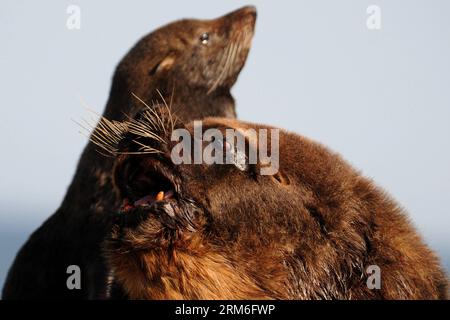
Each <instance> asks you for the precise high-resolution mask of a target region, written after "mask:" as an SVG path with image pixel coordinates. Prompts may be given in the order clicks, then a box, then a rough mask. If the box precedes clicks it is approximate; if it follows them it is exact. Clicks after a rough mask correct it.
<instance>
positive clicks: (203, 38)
mask: <svg viewBox="0 0 450 320" xmlns="http://www.w3.org/2000/svg"><path fill="white" fill-rule="evenodd" d="M208 41H209V33H207V32H205V33H203V34H202V35H201V36H200V42H201V43H202V44H208Z"/></svg>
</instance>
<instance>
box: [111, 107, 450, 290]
mask: <svg viewBox="0 0 450 320" xmlns="http://www.w3.org/2000/svg"><path fill="white" fill-rule="evenodd" d="M144 113H145V116H144V117H139V118H138V119H137V120H135V122H136V123H137V125H136V123H134V124H132V125H131V126H129V125H127V124H123V123H122V125H123V126H121V127H120V128H119V129H118V130H116V134H117V131H120V130H122V132H121V133H120V134H119V136H120V137H121V138H120V139H119V141H120V142H119V145H118V152H117V153H116V161H115V166H114V181H115V190H116V192H117V193H118V194H119V198H121V199H122V200H123V205H122V207H121V208H120V209H119V207H117V208H116V211H117V212H118V214H117V216H116V221H115V226H114V228H113V232H112V235H111V237H110V239H109V240H108V241H107V242H106V245H105V253H106V256H107V257H108V262H109V264H110V266H111V270H113V271H114V279H115V282H117V283H118V284H119V285H120V286H121V287H122V288H123V290H124V291H125V293H126V297H128V298H131V299H445V298H446V297H447V279H446V276H445V274H444V271H443V269H442V268H441V266H440V264H439V261H438V258H437V257H436V255H435V254H434V253H433V252H432V251H431V250H430V249H429V248H428V247H427V245H426V244H424V242H423V241H422V240H421V238H420V236H419V234H418V233H417V232H416V230H415V229H414V228H413V227H412V225H411V224H410V222H409V221H408V218H407V216H406V213H405V212H404V211H403V210H402V209H401V208H400V207H399V205H398V204H397V203H396V202H395V201H394V200H393V199H392V198H391V197H390V196H388V195H387V194H386V193H385V192H384V191H383V190H381V189H380V188H379V187H377V186H376V185H375V184H374V183H373V182H372V181H370V180H369V179H367V178H365V177H363V176H361V174H360V173H359V172H358V171H356V170H355V169H353V168H352V167H351V166H350V165H349V164H348V163H347V162H346V161H344V160H343V159H342V158H341V156H339V155H338V154H336V153H334V152H331V151H330V150H328V149H327V148H326V147H324V146H322V145H321V144H319V143H316V142H313V141H311V140H309V139H307V138H304V137H302V136H299V135H297V134H294V133H289V132H286V131H282V130H281V131H280V132H279V137H278V139H277V140H276V141H277V143H278V146H279V168H278V171H277V173H275V174H274V175H261V174H260V170H259V169H260V166H261V165H262V164H261V163H260V161H259V160H258V162H256V163H254V164H253V165H250V164H249V165H247V166H245V167H244V168H243V167H239V166H236V165H235V164H233V163H231V164H225V165H219V164H205V163H201V164H184V163H181V164H177V165H176V164H174V162H173V158H172V151H171V150H173V148H174V142H173V138H172V137H173V136H172V132H173V130H174V129H185V130H187V131H188V132H190V133H191V137H192V136H195V134H194V133H193V131H194V130H193V127H194V125H193V123H192V122H190V123H183V122H182V121H178V122H175V123H174V121H173V119H171V117H170V114H169V113H168V112H166V111H164V109H160V112H159V113H158V114H152V113H151V112H149V111H144ZM137 127H139V128H140V130H136V128H137ZM127 128H128V129H127ZM133 128H134V129H133ZM230 128H231V129H234V130H237V131H239V132H245V131H246V130H248V129H254V130H256V131H259V130H261V129H269V128H271V127H268V126H264V125H257V124H252V123H246V122H240V121H238V120H235V119H225V118H208V119H205V120H204V121H203V130H204V131H206V130H208V129H216V130H219V131H220V132H224V131H225V130H227V129H230ZM144 132H146V133H144ZM271 135H272V134H271ZM116 137H117V136H116ZM149 137H151V138H149ZM246 139H247V137H246ZM103 141H104V142H105V141H106V142H107V141H108V138H107V139H104V140H103ZM273 141H275V140H272V139H266V140H264V139H261V138H258V141H257V143H251V139H250V138H248V140H247V142H246V147H245V149H246V151H245V152H247V153H249V152H250V151H249V150H251V148H258V149H259V148H262V147H263V148H265V149H266V150H267V149H270V148H271V146H270V145H271V144H273ZM192 143H194V142H192ZM222 144H223V145H225V143H224V142H222ZM143 146H146V148H148V150H153V151H154V152H148V153H146V152H141V151H142V150H143V149H142V147H143ZM146 150H147V149H146ZM247 159H248V157H247ZM369 266H377V267H378V268H379V270H380V271H381V274H380V275H381V288H379V289H373V288H370V287H369V286H368V284H367V279H368V277H369V274H368V271H367V270H368V269H367V268H368V267H369Z"/></svg>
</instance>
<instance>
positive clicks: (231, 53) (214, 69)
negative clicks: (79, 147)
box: [106, 6, 256, 120]
mask: <svg viewBox="0 0 450 320" xmlns="http://www.w3.org/2000/svg"><path fill="white" fill-rule="evenodd" d="M255 21H256V9H255V8H254V7H250V6H249V7H244V8H241V9H239V10H236V11H234V12H231V13H229V14H227V15H225V16H222V17H220V18H217V19H212V20H198V19H183V20H179V21H176V22H173V23H170V24H168V25H166V26H163V27H161V28H159V29H157V30H155V31H153V32H152V33H150V34H149V35H147V36H145V37H144V38H142V39H141V40H140V41H139V42H138V43H137V44H136V45H135V46H134V47H133V48H132V49H131V50H130V51H129V53H128V54H127V55H126V56H125V57H124V58H123V60H122V61H121V62H120V64H119V65H118V67H117V69H116V72H115V75H114V79H113V86H112V90H111V95H112V96H113V97H112V99H113V101H115V102H117V101H116V100H117V99H115V98H117V97H123V96H126V97H127V98H128V97H129V96H130V94H131V92H133V93H135V94H136V95H137V96H139V97H141V98H142V99H144V100H145V101H153V100H156V99H157V98H159V94H158V93H157V92H156V90H159V91H160V92H161V93H162V95H163V96H164V97H166V98H170V99H171V98H172V95H173V97H174V99H175V101H174V102H175V105H176V104H177V103H176V102H177V101H176V99H177V98H178V97H180V99H182V101H180V102H181V104H182V105H181V106H179V109H180V110H177V113H178V116H179V117H181V118H183V119H187V120H188V119H191V118H196V119H199V118H203V117H206V116H227V117H228V116H233V117H234V116H235V113H234V105H230V106H228V105H227V106H225V108H224V107H223V106H222V105H221V104H223V101H222V100H219V99H220V98H222V99H224V98H231V95H230V93H229V90H230V88H231V87H232V86H233V84H234V83H235V82H236V79H237V77H238V75H239V73H240V71H241V69H242V68H243V66H244V64H245V61H246V59H247V55H248V52H249V50H250V46H251V39H252V37H253V34H254V27H255ZM216 96H217V99H215V97H216ZM188 97H191V98H189V99H188ZM197 98H198V99H204V100H205V99H206V100H207V101H210V102H211V103H210V105H208V106H206V105H205V103H204V102H203V101H200V102H199V101H197V100H198V99H197ZM167 100H168V99H167ZM127 102H128V101H125V100H124V101H123V103H127ZM212 102H214V103H212ZM127 105H128V104H127ZM187 105H188V106H187ZM197 105H198V106H200V107H199V110H196V106H197ZM216 105H219V106H221V107H222V109H223V110H221V109H218V108H215V106H216ZM208 107H209V108H208ZM115 109H117V108H111V111H114V110H115ZM129 114H133V113H129ZM106 116H108V117H109V118H117V117H116V115H115V114H112V115H110V114H106Z"/></svg>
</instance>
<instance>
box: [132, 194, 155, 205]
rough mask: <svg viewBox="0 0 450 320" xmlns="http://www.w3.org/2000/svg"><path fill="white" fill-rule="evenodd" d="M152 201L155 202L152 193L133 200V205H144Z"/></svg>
mask: <svg viewBox="0 0 450 320" xmlns="http://www.w3.org/2000/svg"><path fill="white" fill-rule="evenodd" d="M153 202H155V197H153V196H152V195H148V196H145V197H143V198H140V199H139V200H137V201H135V202H134V205H135V206H136V207H137V206H145V205H151V204H152V203H153Z"/></svg>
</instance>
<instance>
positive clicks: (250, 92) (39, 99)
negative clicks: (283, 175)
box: [0, 0, 450, 284]
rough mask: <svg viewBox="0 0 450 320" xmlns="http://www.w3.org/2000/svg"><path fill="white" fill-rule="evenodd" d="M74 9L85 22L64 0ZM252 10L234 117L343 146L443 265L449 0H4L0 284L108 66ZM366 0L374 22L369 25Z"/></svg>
mask: <svg viewBox="0 0 450 320" xmlns="http://www.w3.org/2000/svg"><path fill="white" fill-rule="evenodd" d="M69 4H76V5H79V6H80V8H81V30H78V31H69V30H67V28H66V19H67V14H66V8H67V6H68V5H69ZM246 4H254V5H256V7H257V8H258V21H257V27H256V30H257V31H256V36H255V39H254V45H253V49H252V51H251V53H250V56H249V61H248V63H247V65H246V67H245V69H244V71H243V72H242V74H241V76H240V78H239V81H238V83H237V84H236V86H235V88H234V90H233V93H234V96H235V98H236V100H237V111H238V115H239V117H240V118H241V119H244V120H249V121H253V122H263V123H269V124H273V125H277V126H280V127H283V128H287V129H289V130H292V131H295V132H297V133H300V134H304V135H307V136H309V137H311V138H314V139H316V140H319V141H321V142H323V143H325V144H327V145H328V146H330V147H331V148H333V149H334V150H336V151H338V152H340V153H341V154H342V155H343V156H344V157H345V158H346V159H348V160H349V161H350V162H351V163H353V164H354V165H355V166H356V167H357V168H359V169H361V170H362V172H363V173H364V174H365V175H367V176H370V177H372V178H373V179H374V180H375V181H377V182H378V183H379V184H380V185H381V186H383V187H385V188H386V189H387V190H388V191H389V192H390V193H391V194H392V195H393V196H394V197H395V198H396V199H397V200H398V201H399V202H400V203H401V204H402V205H403V206H404V207H405V208H406V209H407V210H408V211H409V212H410V215H411V219H412V220H413V222H414V224H415V225H416V226H417V227H418V228H419V229H420V231H421V232H422V234H423V235H424V237H425V239H426V240H427V242H428V243H429V244H430V245H431V246H432V247H433V248H435V249H436V250H438V251H439V253H440V254H441V256H442V257H443V259H444V262H445V264H446V266H447V268H449V267H450V235H449V230H450V216H449V209H448V207H447V202H446V201H447V199H448V198H449V196H450V165H449V163H450V141H449V137H450V126H449V119H450V90H449V84H450V19H448V13H449V12H450V2H449V1H446V0H441V1H439V0H435V1H426V0H421V1H413V0H397V1H387V0H384V1H374V0H373V1H366V0H353V1H350V0H339V1H336V0H328V1H325V0H308V1H252V2H249V1H228V0H227V1H198V0H191V1H167V0H166V1H130V0H128V1H121V2H119V1H116V2H114V3H112V2H111V1H95V2H94V1H87V0H83V1H81V0H72V1H41V2H39V3H38V2H36V1H31V0H30V1H17V0H7V1H3V2H2V9H1V10H0V40H1V41H0V43H1V45H0V88H1V90H0V98H1V100H0V101H1V106H0V108H1V109H0V110H1V115H2V121H1V126H0V133H1V134H0V149H1V150H2V157H1V159H0V284H1V283H3V280H4V276H5V274H6V271H7V269H8V268H9V265H10V263H11V261H12V259H13V257H14V255H15V253H16V252H17V250H18V248H19V246H20V245H21V244H22V243H23V242H24V241H25V239H26V238H27V237H28V235H29V233H30V232H31V231H32V230H34V229H36V228H37V227H38V226H39V225H40V224H41V223H42V222H43V221H44V219H45V218H47V217H48V216H49V215H50V214H52V213H53V212H54V210H55V209H56V208H57V207H58V205H59V204H60V202H61V200H62V197H63V195H64V193H65V190H66V188H67V186H68V184H69V183H70V181H71V178H72V175H73V173H74V170H75V166H76V163H77V161H78V157H79V155H80V153H81V151H82V149H83V147H84V145H85V144H86V138H85V137H84V136H82V135H80V134H79V133H78V127H77V125H76V124H75V123H74V122H73V121H72V120H71V119H80V118H82V117H86V116H87V115H88V112H87V111H86V110H85V109H84V108H83V104H82V102H81V101H85V102H86V103H87V104H88V105H89V106H90V107H91V108H92V109H94V110H96V111H98V112H99V113H101V112H102V110H103V107H104V105H105V102H106V99H107V96H108V92H109V87H110V80H111V76H112V73H113V70H114V68H115V66H116V64H117V63H118V61H119V60H120V59H121V58H122V56H123V55H124V54H125V53H126V52H127V51H128V50H129V48H130V47H131V46H132V45H133V44H134V43H135V42H136V41H137V40H138V39H139V38H140V37H141V36H143V35H145V34H146V33H148V32H150V31H151V30H153V29H154V28H156V27H158V26H160V25H162V24H164V23H167V22H170V21H173V20H175V19H178V18H183V17H197V18H213V17H216V16H219V15H222V14H224V13H226V12H228V11H231V10H233V9H236V8H238V7H240V6H242V5H246ZM371 4H376V5H378V6H380V8H381V10H382V11H381V12H382V29H381V30H379V31H370V30H368V29H367V28H366V18H367V14H366V8H367V7H368V6H369V5H371Z"/></svg>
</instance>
